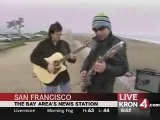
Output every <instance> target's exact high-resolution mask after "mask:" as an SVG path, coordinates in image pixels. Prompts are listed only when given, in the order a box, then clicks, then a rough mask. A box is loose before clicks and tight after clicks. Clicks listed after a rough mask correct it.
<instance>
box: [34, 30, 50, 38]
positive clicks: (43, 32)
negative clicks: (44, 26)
mask: <svg viewBox="0 0 160 120" xmlns="http://www.w3.org/2000/svg"><path fill="white" fill-rule="evenodd" d="M34 34H40V35H43V36H46V37H47V36H48V32H46V31H40V32H37V33H34Z"/></svg>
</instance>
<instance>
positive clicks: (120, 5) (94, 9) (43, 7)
mask: <svg viewBox="0 0 160 120" xmlns="http://www.w3.org/2000/svg"><path fill="white" fill-rule="evenodd" d="M159 6H160V1H159V0H79V1H78V0H0V32H3V31H7V32H8V31H12V30H8V29H6V22H7V21H11V20H15V19H18V18H19V17H23V18H24V25H25V27H24V28H23V32H38V31H41V30H45V31H48V28H49V25H50V24H52V23H54V22H55V21H59V22H60V23H61V24H62V26H63V27H65V28H69V29H71V30H72V32H74V33H93V31H92V26H91V23H92V19H93V17H94V16H95V15H96V14H97V13H101V12H103V13H105V14H106V15H107V16H109V18H110V21H111V24H112V31H113V33H116V34H119V35H126V36H127V35H128V36H150V37H159V38H160V22H159V21H160V7H159Z"/></svg>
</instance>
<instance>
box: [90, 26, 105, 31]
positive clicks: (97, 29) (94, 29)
mask: <svg viewBox="0 0 160 120" xmlns="http://www.w3.org/2000/svg"><path fill="white" fill-rule="evenodd" d="M105 28H106V27H105V26H102V27H99V28H93V31H94V32H97V31H102V30H104V29H105Z"/></svg>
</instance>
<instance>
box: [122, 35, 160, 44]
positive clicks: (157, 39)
mask: <svg viewBox="0 0 160 120" xmlns="http://www.w3.org/2000/svg"><path fill="white" fill-rule="evenodd" d="M119 36H120V35H119ZM121 37H123V38H126V39H129V40H138V41H145V42H149V43H155V44H160V37H143V36H121Z"/></svg>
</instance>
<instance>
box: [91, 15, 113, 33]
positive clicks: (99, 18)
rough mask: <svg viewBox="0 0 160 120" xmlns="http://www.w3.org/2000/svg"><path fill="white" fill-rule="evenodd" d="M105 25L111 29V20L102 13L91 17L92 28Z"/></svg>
mask: <svg viewBox="0 0 160 120" xmlns="http://www.w3.org/2000/svg"><path fill="white" fill-rule="evenodd" d="M102 26H104V27H107V28H108V29H109V30H110V31H111V22H110V20H109V17H108V16H106V15H105V14H104V13H99V14H97V15H96V16H95V17H94V18H93V22H92V28H100V27H102Z"/></svg>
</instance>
